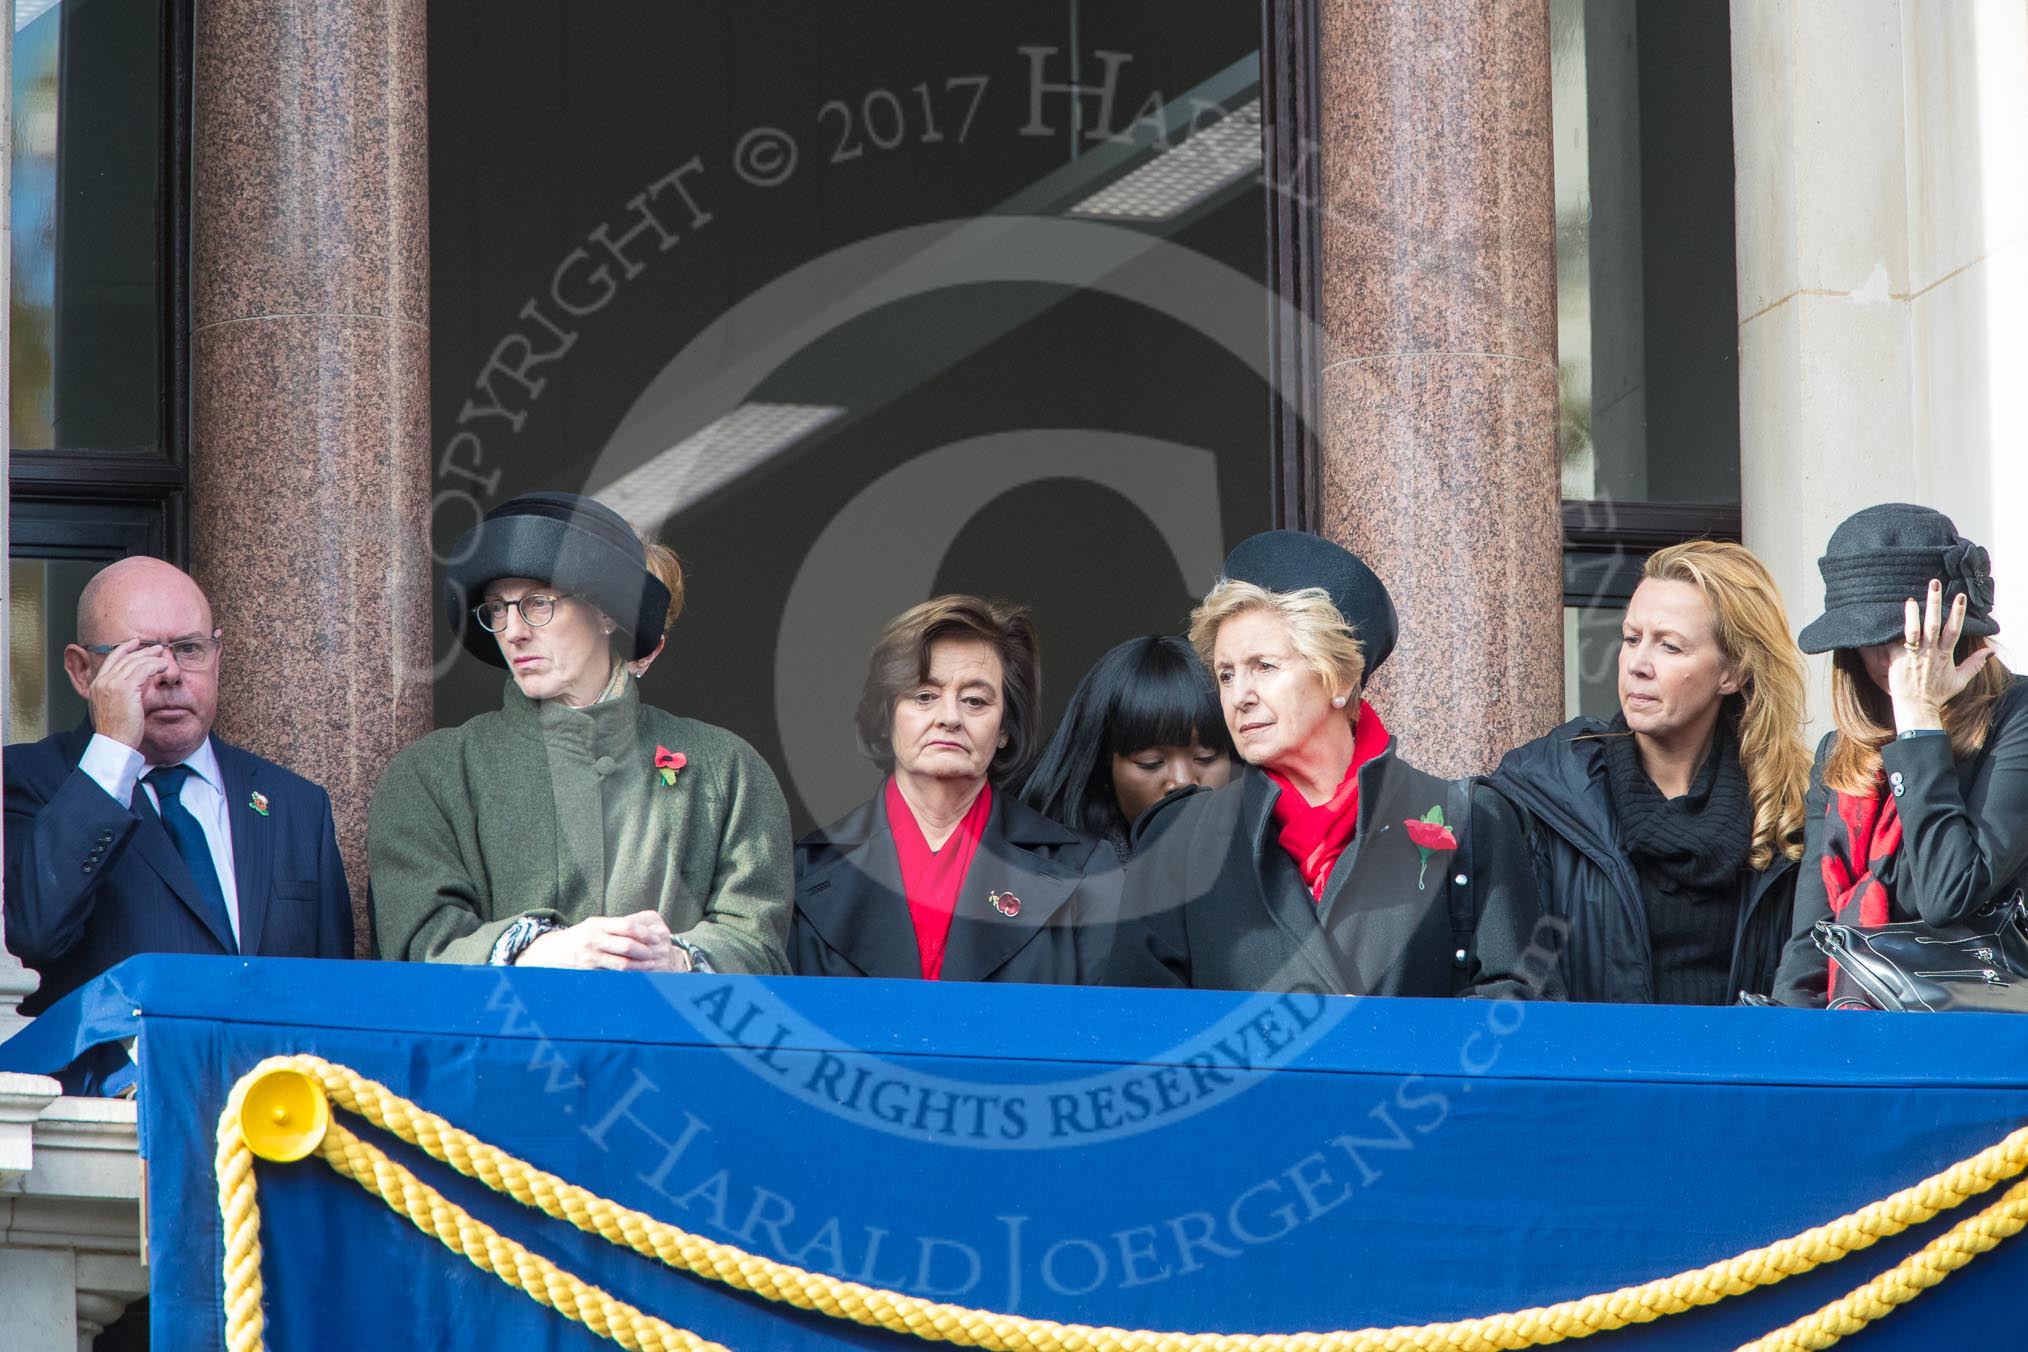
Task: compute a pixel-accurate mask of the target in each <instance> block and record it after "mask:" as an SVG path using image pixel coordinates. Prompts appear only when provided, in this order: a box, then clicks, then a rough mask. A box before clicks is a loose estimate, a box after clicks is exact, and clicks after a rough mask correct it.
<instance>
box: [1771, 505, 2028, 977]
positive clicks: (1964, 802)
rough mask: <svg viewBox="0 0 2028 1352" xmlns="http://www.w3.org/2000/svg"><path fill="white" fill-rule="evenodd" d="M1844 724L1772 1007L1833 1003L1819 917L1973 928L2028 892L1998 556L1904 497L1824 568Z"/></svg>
mask: <svg viewBox="0 0 2028 1352" xmlns="http://www.w3.org/2000/svg"><path fill="white" fill-rule="evenodd" d="M1817 567H1818V569H1819V571H1821V572H1822V573H1823V575H1824V613H1823V614H1822V615H1821V616H1819V617H1818V618H1817V619H1816V620H1815V621H1814V622H1812V623H1811V624H1810V625H1809V626H1808V627H1807V628H1805V629H1804V630H1803V632H1802V634H1801V635H1800V638H1799V642H1800V643H1801V644H1802V648H1803V651H1804V652H1812V653H1820V652H1829V653H1831V654H1832V659H1831V713H1832V717H1833V718H1834V719H1835V720H1836V723H1837V727H1836V728H1835V729H1834V730H1833V731H1831V732H1829V733H1827V734H1826V735H1825V737H1824V740H1823V742H1822V743H1821V744H1820V745H1819V746H1818V747H1817V761H1816V766H1815V768H1814V770H1813V771H1812V772H1811V775H1810V791H1809V797H1808V798H1807V800H1806V801H1805V805H1804V813H1805V817H1804V820H1805V834H1804V837H1803V862H1802V874H1801V877H1800V878H1799V879H1798V880H1797V883H1796V915H1795V927H1794V935H1793V937H1792V938H1791V939H1790V940H1789V946H1788V949H1787V951H1786V952H1785V953H1784V954H1783V955H1782V965H1781V975H1780V978H1779V980H1778V981H1777V990H1776V998H1777V999H1778V1000H1780V1001H1781V1003H1783V1004H1790V1005H1804V1006H1822V1005H1824V1004H1825V1003H1827V1002H1831V1003H1835V1002H1836V1001H1837V1000H1838V998H1839V995H1840V992H1839V991H1838V990H1835V989H1831V981H1830V977H1831V966H1830V962H1829V960H1828V959H1827V958H1826V957H1825V956H1824V954H1823V953H1822V952H1820V951H1819V950H1818V949H1817V946H1816V944H1815V943H1814V942H1812V940H1811V938H1810V929H1811V927H1812V926H1813V925H1815V924H1816V922H1817V921H1819V920H1829V919H1833V918H1835V919H1837V920H1839V921H1841V922H1842V923H1845V924H1859V925H1884V924H1888V923H1891V922H1893V921H1906V920H1920V921H1922V922H1924V923H1925V924H1929V925H1935V926H1955V925H1963V924H1966V923H1967V922H1970V921H1972V920H1974V919H1975V918H1976V917H1978V916H1979V915H1980V914H1981V913H1983V912H1985V911H1987V910H1988V908H1990V907H1991V906H1992V905H1993V904H1995V903H2004V902H2006V901H2008V900H2009V899H2011V898H2013V897H2014V896H2015V895H2016V894H2017V893H2018V892H2020V890H2021V889H2022V887H2023V886H2024V885H2028V682H2023V681H2020V680H2017V679H2016V678H2015V677H2014V676H2013V674H2012V673H2010V672H2009V671H2008V670H2007V668H2006V667H2005V666H2003V665H2002V664H2001V662H2000V657H1999V654H1998V652H1996V651H1995V650H1994V648H1993V647H1992V645H1991V642H1990V640H1991V638H1992V636H1993V635H1995V634H1997V633H1999V631H2000V626H1999V625H1998V624H1997V623H1996V622H1995V621H1994V619H1993V575H1992V572H1991V570H1990V566H1989V564H1988V562H1987V558H1986V551H1985V550H1984V549H1982V548H1981V547H1980V546H1978V545H1975V544H1973V543H1972V542H1971V541H1970V540H1967V539H1965V538H1964V537H1962V536H1960V535H1959V534H1958V529H1957V527H1956V526H1955V525H1954V524H1952V522H1951V519H1950V518H1949V517H1947V516H1945V515H1944V514H1943V513H1941V512H1938V511H1935V510H1932V509H1931V508H1928V507H1917V506H1913V505H1911V504H1908V503H1904V502H1890V503H1883V504H1881V505H1879V506H1877V507H1868V508H1866V509H1865V510H1864V511H1861V512H1858V513H1855V514H1854V515H1852V516H1850V517H1847V518H1846V519H1845V521H1844V522H1843V523H1842V524H1840V525H1839V527H1838V529H1837V530H1835V531H1833V532H1831V543H1830V546H1829V547H1828V548H1827V549H1826V550H1825V552H1824V557H1823V558H1821V559H1819V560H1818V561H1817Z"/></svg>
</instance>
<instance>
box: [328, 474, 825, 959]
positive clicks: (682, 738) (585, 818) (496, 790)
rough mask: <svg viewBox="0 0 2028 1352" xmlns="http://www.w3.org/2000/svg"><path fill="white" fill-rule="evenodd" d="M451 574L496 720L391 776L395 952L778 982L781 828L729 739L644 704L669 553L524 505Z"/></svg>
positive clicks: (466, 727) (519, 501)
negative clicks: (496, 678) (640, 688)
mask: <svg viewBox="0 0 2028 1352" xmlns="http://www.w3.org/2000/svg"><path fill="white" fill-rule="evenodd" d="M451 560H452V561H451V563H450V564H449V565H448V566H447V567H446V568H445V570H444V571H445V591H446V597H445V613H446V616H447V618H448V619H449V621H450V625H451V628H452V630H453V631H454V632H456V633H457V634H459V636H460V637H461V639H462V640H463V642H464V645H465V648H466V650H467V651H469V652H470V653H471V654H472V655H473V656H474V657H477V658H479V659H480V660H481V661H483V662H485V663H487V664H488V665H490V666H496V667H504V668H506V669H507V671H508V673H509V676H508V680H507V682H506V685H505V688H504V690H503V691H502V693H501V707H500V708H499V709H498V710H497V711H495V712H493V713H485V714H480V715H479V716H478V717H477V718H474V719H472V720H471V721H470V722H468V723H465V724H463V725H462V726H459V727H455V728H445V729H442V730H440V731H437V732H433V733H431V734H430V735H429V736H427V737H425V738H423V739H422V740H421V741H419V742H417V743H415V744H414V745H413V746H410V747H409V748H407V749H406V750H404V751H403V752H402V753H401V754H400V755H398V756H396V757H395V758H394V761H393V763H392V764H390V765H389V766H388V769H387V774H386V776H385V777H384V778H383V779H382V780H381V782H380V788H379V790H378V791H377V792H376V793H375V794H374V797H373V808H372V810H371V812H370V813H369V814H368V817H367V826H366V845H367V855H368V858H369V860H370V862H371V866H372V876H373V901H374V930H375V933H376V935H377V936H378V938H379V942H380V951H381V953H382V955H384V956H386V957H389V958H398V959H406V960H410V961H426V962H471V963H486V962H490V963H495V964H501V965H519V966H523V967H588V968H605V969H609V970H615V971H651V972H652V971H662V972H687V971H692V970H699V971H711V970H715V971H722V972H763V973H767V972H783V971H786V970H787V969H788V962H787V958H786V955H785V954H784V952H783V948H782V937H783V933H784V931H785V930H786V929H787V927H788V902H789V889H790V873H789V810H788V804H787V803H786V802H785V801H784V800H783V798H782V791H781V788H780V786H779V785H777V784H776V783H775V777H774V774H773V772H772V771H770V770H769V769H768V767H767V763H766V762H765V761H763V760H762V759H761V758H760V756H759V754H758V753H756V752H755V751H754V749H753V748H752V747H750V746H748V745H747V744H746V743H745V742H743V741H741V740H740V739H739V738H738V737H735V736H734V735H733V734H731V733H729V732H727V731H725V730H724V729H723V728H715V727H713V726H711V725H710V724H709V723H700V722H698V721H697V720H696V719H693V718H679V717H677V716H676V715H675V714H671V713H665V712H663V711H662V710H660V709H656V708H652V707H650V706H649V705H647V704H644V703H642V702H641V697H640V695H639V693H638V692H637V691H636V689H635V681H636V679H637V678H638V677H639V676H640V675H641V673H643V672H644V671H646V670H647V668H648V664H649V663H650V662H652V661H654V660H655V657H656V655H657V654H659V653H660V652H661V651H662V645H663V643H664V641H665V640H664V635H665V634H666V632H667V630H668V628H669V625H670V624H671V622H673V621H674V620H675V618H676V614H677V612H678V611H679V610H681V609H682V606H683V573H682V570H681V568H680V567H678V565H677V563H676V556H675V555H674V554H671V553H670V552H669V551H668V550H666V549H664V548H662V547H660V546H659V545H658V546H646V545H644V544H643V543H642V541H641V539H640V538H639V537H638V536H637V535H636V534H635V533H634V530H633V528H632V527H630V526H628V525H627V523H626V522H625V521H623V520H622V519H621V518H620V517H619V516H618V515H617V514H616V513H614V512H613V511H612V510H611V509H610V508H607V507H605V506H604V505H602V504H600V503H598V502H595V501H593V500H592V499H590V498H584V497H579V496H577V495H576V494H572V493H529V494H525V495H523V496H521V497H518V498H514V499H512V500H511V501H508V502H506V503H503V504H502V505H500V506H499V507H496V508H494V509H493V510H492V511H491V512H488V513H487V514H486V517H485V519H484V520H483V521H481V522H480V523H479V524H478V525H477V526H475V527H473V528H472V529H471V530H470V531H467V532H466V533H465V535H464V537H463V538H462V539H460V540H459V541H458V543H457V547H456V548H455V549H453V550H452V552H451Z"/></svg>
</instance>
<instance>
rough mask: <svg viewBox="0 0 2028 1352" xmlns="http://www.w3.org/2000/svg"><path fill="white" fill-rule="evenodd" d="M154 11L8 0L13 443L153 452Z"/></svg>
mask: <svg viewBox="0 0 2028 1352" xmlns="http://www.w3.org/2000/svg"><path fill="white" fill-rule="evenodd" d="M159 9H160V7H159V6H156V5H152V4H148V5H137V4H130V3H122V0H65V3H61V4H37V3H33V0H30V3H17V4H16V5H15V23H16V31H15V34H14V69H13V72H12V79H13V127H12V129H11V130H12V138H13V139H12V145H13V174H14V178H13V188H12V197H11V199H10V212H11V224H12V228H13V273H12V279H13V281H12V286H13V289H12V294H11V296H10V297H9V305H10V311H11V313H10V316H9V318H10V323H9V332H10V341H11V353H10V362H9V386H8V389H9V399H10V409H9V413H10V421H9V430H10V437H9V440H10V442H11V445H12V449H14V450H17V451H52V450H60V451H86V452H105V451H159V449H160V448H161V445H162V426H161V410H160V405H161V394H162V386H161V380H160V368H161V356H162V353H161V343H162V337H163V335H162V324H161V320H160V316H161V310H162V305H161V295H162V291H163V285H162V282H163V278H162V270H161V241H160V238H159V232H158V231H157V230H156V229H154V228H152V227H153V225H154V223H155V222H156V221H157V218H158V203H159V201H160V199H161V195H162V193H161V189H162V181H161V180H162V156H161V144H160V143H161V127H160V121H161V110H162V105H163V92H162V78H161V76H162V55H161V49H162V28H161V19H160V14H159V12H158V11H159Z"/></svg>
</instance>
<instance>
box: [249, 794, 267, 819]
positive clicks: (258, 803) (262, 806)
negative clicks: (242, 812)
mask: <svg viewBox="0 0 2028 1352" xmlns="http://www.w3.org/2000/svg"><path fill="white" fill-rule="evenodd" d="M247 806H248V807H250V808H252V809H253V810H254V811H256V812H258V813H260V814H261V815H262V816H263V817H265V816H267V815H268V796H267V795H266V794H264V793H262V792H261V791H260V790H259V789H256V790H254V796H253V798H252V799H251V800H250V801H249V802H248V803H247Z"/></svg>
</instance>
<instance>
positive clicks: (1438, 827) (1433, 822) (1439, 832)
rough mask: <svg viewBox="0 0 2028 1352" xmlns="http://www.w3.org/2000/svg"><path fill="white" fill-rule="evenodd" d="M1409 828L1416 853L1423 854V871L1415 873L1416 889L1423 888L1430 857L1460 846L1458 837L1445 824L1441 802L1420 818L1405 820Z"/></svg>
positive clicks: (1409, 835)
mask: <svg viewBox="0 0 2028 1352" xmlns="http://www.w3.org/2000/svg"><path fill="white" fill-rule="evenodd" d="M1402 825H1404V826H1406V827H1407V828H1408V838H1409V839H1410V840H1412V841H1414V842H1415V848H1416V853H1418V854H1420V855H1421V856H1422V871H1421V872H1420V873H1417V874H1416V875H1415V890H1416V891H1418V892H1420V891H1422V890H1423V884H1424V882H1426V881H1427V880H1428V878H1429V857H1430V856H1431V855H1433V854H1439V853H1441V852H1442V851H1444V850H1455V849H1456V848H1458V838H1457V837H1456V836H1454V835H1452V834H1451V828H1450V827H1448V826H1445V825H1444V810H1443V806H1442V805H1441V804H1439V805H1437V806H1436V807H1433V808H1431V809H1430V810H1429V811H1427V812H1425V813H1423V814H1422V816H1421V817H1420V818H1419V819H1415V820H1411V821H1406V822H1403V823H1402Z"/></svg>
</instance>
